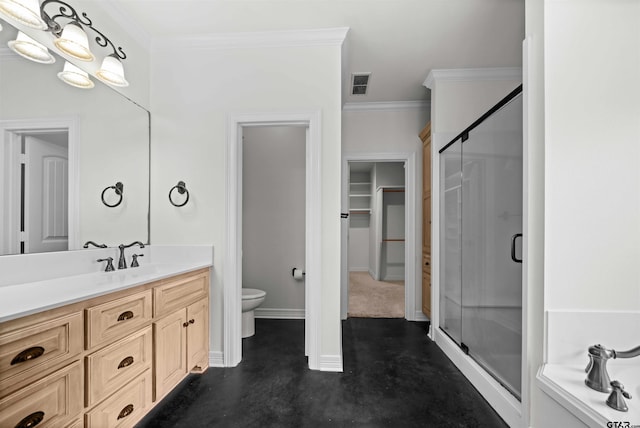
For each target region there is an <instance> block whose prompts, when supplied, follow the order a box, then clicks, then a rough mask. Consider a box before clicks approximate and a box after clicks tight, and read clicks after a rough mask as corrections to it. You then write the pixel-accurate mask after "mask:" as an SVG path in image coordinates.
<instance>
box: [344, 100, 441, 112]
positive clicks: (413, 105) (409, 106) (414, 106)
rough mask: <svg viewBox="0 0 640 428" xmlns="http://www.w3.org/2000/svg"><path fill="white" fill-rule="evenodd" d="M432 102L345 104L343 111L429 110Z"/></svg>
mask: <svg viewBox="0 0 640 428" xmlns="http://www.w3.org/2000/svg"><path fill="white" fill-rule="evenodd" d="M429 108H431V101H428V100H423V101H378V102H365V103H345V104H344V105H343V106H342V111H398V110H428V109H429Z"/></svg>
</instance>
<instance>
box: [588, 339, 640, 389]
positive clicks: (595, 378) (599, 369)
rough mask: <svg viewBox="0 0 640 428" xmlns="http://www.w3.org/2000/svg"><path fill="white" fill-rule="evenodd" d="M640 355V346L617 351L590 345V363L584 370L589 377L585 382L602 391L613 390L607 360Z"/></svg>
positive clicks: (598, 345) (590, 386)
mask: <svg viewBox="0 0 640 428" xmlns="http://www.w3.org/2000/svg"><path fill="white" fill-rule="evenodd" d="M637 356H640V346H637V347H635V348H633V349H630V350H628V351H616V350H614V349H608V348H605V347H604V346H602V345H600V344H597V345H593V346H590V347H589V364H588V365H587V368H586V369H585V370H584V371H585V372H587V378H586V379H585V380H584V383H585V384H586V385H587V386H588V387H589V388H592V389H595V390H596V391H600V392H611V391H612V388H611V379H610V378H609V373H607V361H608V360H610V359H611V358H614V359H615V358H633V357H637Z"/></svg>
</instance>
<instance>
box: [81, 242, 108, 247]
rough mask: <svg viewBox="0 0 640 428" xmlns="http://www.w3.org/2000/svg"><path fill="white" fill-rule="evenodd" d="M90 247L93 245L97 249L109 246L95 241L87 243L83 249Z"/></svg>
mask: <svg viewBox="0 0 640 428" xmlns="http://www.w3.org/2000/svg"><path fill="white" fill-rule="evenodd" d="M89 245H93V246H94V247H96V248H107V246H106V245H105V244H96V243H95V242H93V241H87V242H85V243H84V245H83V246H82V248H89Z"/></svg>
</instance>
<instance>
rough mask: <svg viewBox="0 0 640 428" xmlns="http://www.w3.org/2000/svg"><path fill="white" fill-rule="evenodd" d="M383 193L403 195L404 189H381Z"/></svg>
mask: <svg viewBox="0 0 640 428" xmlns="http://www.w3.org/2000/svg"><path fill="white" fill-rule="evenodd" d="M382 191H383V192H385V193H387V192H401V193H404V189H382Z"/></svg>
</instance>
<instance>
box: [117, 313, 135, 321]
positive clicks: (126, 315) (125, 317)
mask: <svg viewBox="0 0 640 428" xmlns="http://www.w3.org/2000/svg"><path fill="white" fill-rule="evenodd" d="M131 318H133V312H131V311H125V312H123V313H121V314H120V316H119V317H118V321H126V320H130V319H131Z"/></svg>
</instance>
